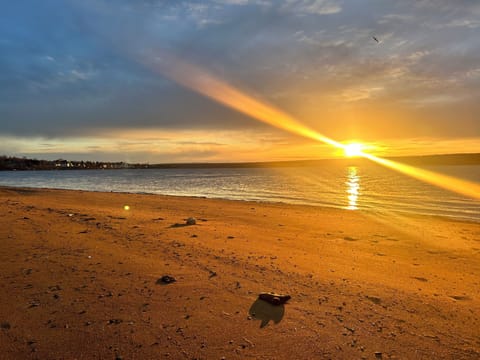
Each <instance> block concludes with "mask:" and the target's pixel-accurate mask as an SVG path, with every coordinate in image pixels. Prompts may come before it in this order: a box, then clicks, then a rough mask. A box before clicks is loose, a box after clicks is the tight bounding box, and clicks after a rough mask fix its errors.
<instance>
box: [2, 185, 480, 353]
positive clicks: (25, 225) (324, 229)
mask: <svg viewBox="0 0 480 360" xmlns="http://www.w3.org/2000/svg"><path fill="white" fill-rule="evenodd" d="M0 205H1V208H2V217H1V220H0V221H1V222H2V224H1V226H0V239H1V241H2V246H1V247H0V266H1V272H0V274H1V275H0V276H1V280H2V281H1V284H2V291H1V296H0V304H1V305H0V323H1V329H0V348H1V349H3V354H2V358H5V359H18V358H31V359H60V358H64V359H92V358H101V359H115V358H123V359H158V358H171V359H221V358H225V359H246V358H247V359H248V358H252V359H287V358H288V359H292V358H294V359H323V358H324V359H378V358H383V359H389V358H396V359H430V358H435V359H476V358H479V357H480V318H479V314H480V301H479V292H480V276H479V275H480V224H478V223H469V222H460V221H453V220H448V219H441V218H435V217H420V216H407V215H404V216H399V215H394V214H387V215H385V214H375V213H370V214H368V213H361V212H356V211H347V210H335V209H326V208H319V207H310V206H295V205H285V204H260V203H254V202H243V201H225V200H210V199H201V198H188V197H168V196H158V195H136V194H119V193H96V192H83V191H65V190H47V189H20V188H18V189H17V188H0ZM125 205H128V206H129V210H125ZM189 217H195V218H196V224H195V225H191V226H185V220H186V219H187V218H189ZM163 275H171V276H174V277H175V279H176V280H177V281H175V282H174V283H171V284H167V285H161V284H157V280H158V279H159V278H160V277H161V276H163ZM264 291H267V292H268V291H274V292H278V293H284V294H289V295H291V296H292V299H291V300H289V301H288V302H287V304H285V305H282V306H281V307H271V306H270V307H269V306H265V304H264V303H263V301H261V300H258V298H257V297H258V294H259V293H260V292H264ZM259 301H260V302H259Z"/></svg>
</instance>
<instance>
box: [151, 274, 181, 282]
mask: <svg viewBox="0 0 480 360" xmlns="http://www.w3.org/2000/svg"><path fill="white" fill-rule="evenodd" d="M175 281H177V279H175V278H174V277H173V276H170V275H163V276H162V277H161V278H160V279H158V280H157V282H156V283H157V284H171V283H174V282H175Z"/></svg>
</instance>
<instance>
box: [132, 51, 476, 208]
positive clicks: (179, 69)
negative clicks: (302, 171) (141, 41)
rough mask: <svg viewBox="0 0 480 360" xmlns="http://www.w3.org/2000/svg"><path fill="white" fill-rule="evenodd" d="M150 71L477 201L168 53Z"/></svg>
mask: <svg viewBox="0 0 480 360" xmlns="http://www.w3.org/2000/svg"><path fill="white" fill-rule="evenodd" d="M139 60H140V61H141V63H143V64H144V65H145V66H148V67H149V68H150V69H152V70H153V71H155V72H157V73H159V74H161V75H162V76H165V77H168V78H170V79H171V80H173V81H175V82H176V83H178V84H180V85H182V86H184V87H186V88H188V89H191V90H193V91H195V92H197V93H199V94H202V95H204V96H206V97H208V98H211V99H212V100H215V101H217V102H219V103H221V104H223V105H225V106H227V107H230V108H232V109H234V110H237V111H239V112H241V113H243V114H246V115H248V116H250V117H251V118H253V119H256V120H259V121H262V122H264V123H267V124H269V125H272V126H274V127H277V128H279V129H283V130H285V131H288V132H290V133H293V134H297V135H301V136H304V137H307V138H310V139H313V140H316V141H320V142H323V143H326V144H328V145H331V146H333V147H335V148H340V149H343V150H344V151H345V154H346V155H347V156H361V157H364V158H366V159H369V160H371V161H373V162H375V163H377V164H380V165H383V166H385V167H387V168H390V169H393V170H396V171H398V172H400V173H402V174H405V175H408V176H411V177H413V178H416V179H418V180H421V181H424V182H427V183H430V184H432V185H435V186H438V187H441V188H444V189H447V190H450V191H453V192H456V193H459V194H462V195H465V196H468V197H470V198H474V199H480V185H479V184H477V183H473V182H469V181H465V180H461V179H457V178H454V177H451V176H446V175H442V174H438V173H435V172H433V171H427V170H424V169H420V168H416V167H413V166H409V165H406V164H402V163H398V162H395V161H392V160H387V159H383V158H380V157H377V156H374V155H371V154H368V153H366V152H365V151H364V149H363V147H362V145H360V144H342V143H340V142H338V141H335V140H333V139H331V138H329V137H328V136H325V135H323V134H321V133H319V132H317V131H315V130H314V129H311V128H309V127H308V126H306V125H304V124H302V123H301V122H300V121H298V120H297V119H295V118H293V117H292V116H291V115H289V114H287V113H285V112H283V111H281V110H279V109H277V108H275V107H274V106H272V105H270V104H267V103H266V102H262V101H259V100H257V99H255V98H253V97H251V96H249V95H247V94H246V93H244V92H242V91H241V90H239V89H237V88H235V87H233V86H232V85H229V84H227V83H226V82H224V81H221V80H219V79H217V78H216V77H215V76H213V75H211V74H209V73H208V72H206V71H204V70H203V69H201V68H200V67H198V66H195V65H193V64H190V63H188V62H186V61H183V60H181V59H179V58H177V57H175V56H172V55H169V54H167V53H164V52H162V53H157V54H152V53H151V54H148V55H145V56H143V57H141V58H140V59H139Z"/></svg>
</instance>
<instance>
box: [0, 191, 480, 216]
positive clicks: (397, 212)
mask: <svg viewBox="0 0 480 360" xmlns="http://www.w3.org/2000/svg"><path fill="white" fill-rule="evenodd" d="M2 189H7V190H8V189H31V190H46V191H48V190H55V191H80V192H87V193H88V192H92V193H103V194H128V195H145V196H166V197H173V198H176V197H178V198H183V199H206V200H219V201H235V202H236V201H238V202H245V203H253V204H265V205H269V204H271V205H286V206H290V205H292V206H306V207H313V208H320V209H327V210H328V209H332V210H341V211H351V212H360V213H364V214H368V215H371V216H375V214H378V215H385V211H384V212H382V211H375V210H371V209H368V208H367V209H366V208H358V209H354V210H352V209H348V207H346V206H334V205H330V206H329V205H326V204H318V205H316V204H311V203H307V202H302V200H298V202H285V201H274V200H254V199H237V198H224V197H208V196H204V195H197V196H195V195H175V194H161V193H153V192H143V191H139V192H132V191H113V190H112V191H104V190H83V189H66V188H50V187H30V186H18V187H17V186H11V185H0V190H2ZM390 213H391V214H394V215H398V216H411V217H415V216H418V217H427V218H428V217H433V218H439V219H447V220H452V221H460V222H467V223H477V224H480V217H479V218H476V217H469V216H460V215H446V214H434V213H422V212H418V211H417V212H415V211H408V210H395V211H391V212H390Z"/></svg>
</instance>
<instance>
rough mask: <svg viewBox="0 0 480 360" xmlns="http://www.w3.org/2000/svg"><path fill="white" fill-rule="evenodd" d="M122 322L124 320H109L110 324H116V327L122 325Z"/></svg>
mask: <svg viewBox="0 0 480 360" xmlns="http://www.w3.org/2000/svg"><path fill="white" fill-rule="evenodd" d="M122 322H123V320H122V319H110V320H108V323H109V324H115V325H118V324H121V323H122Z"/></svg>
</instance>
